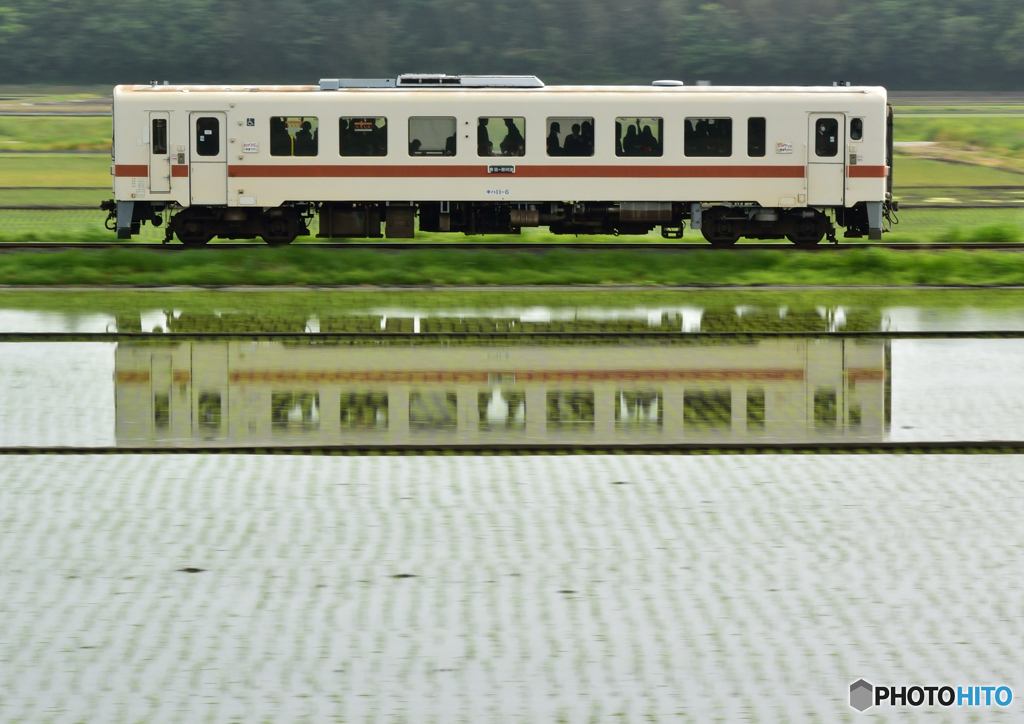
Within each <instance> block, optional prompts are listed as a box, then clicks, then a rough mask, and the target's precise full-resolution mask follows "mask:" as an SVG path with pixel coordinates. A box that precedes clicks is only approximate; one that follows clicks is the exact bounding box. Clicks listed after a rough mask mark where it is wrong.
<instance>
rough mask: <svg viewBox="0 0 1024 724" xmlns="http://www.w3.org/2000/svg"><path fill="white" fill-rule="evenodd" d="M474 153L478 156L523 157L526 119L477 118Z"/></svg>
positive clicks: (503, 117) (514, 117)
mask: <svg viewBox="0 0 1024 724" xmlns="http://www.w3.org/2000/svg"><path fill="white" fill-rule="evenodd" d="M476 123H477V125H476V153H477V155H478V156H525V155H526V119H525V118H522V117H517V116H493V117H486V118H478V119H477V122H476Z"/></svg>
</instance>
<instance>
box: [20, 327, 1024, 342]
mask: <svg viewBox="0 0 1024 724" xmlns="http://www.w3.org/2000/svg"><path fill="white" fill-rule="evenodd" d="M823 338H828V339H895V340H901V339H1024V330H1012V329H1011V330H981V331H973V332H968V331H962V330H953V331H914V332H899V331H884V330H877V331H868V332H846V331H836V332H821V331H810V332H806V331H793V332H758V331H743V332H682V331H674V330H673V331H656V330H645V331H632V330H623V331H617V330H608V331H603V330H602V331H584V330H579V331H565V332H558V331H523V332H384V331H381V332H0V342H139V341H150V342H155V341H159V342H162V343H164V342H171V341H176V342H187V341H207V340H216V341H221V340H223V341H243V342H270V341H285V340H295V341H299V340H302V341H308V342H321V343H322V342H331V341H336V340H337V341H344V340H353V341H356V340H367V341H379V342H384V341H392V340H394V341H404V342H414V341H433V342H445V341H448V340H479V341H481V342H482V341H492V340H494V341H501V342H510V341H515V340H523V339H564V340H585V339H598V340H623V339H635V340H668V341H700V340H740V341H743V340H754V339H823Z"/></svg>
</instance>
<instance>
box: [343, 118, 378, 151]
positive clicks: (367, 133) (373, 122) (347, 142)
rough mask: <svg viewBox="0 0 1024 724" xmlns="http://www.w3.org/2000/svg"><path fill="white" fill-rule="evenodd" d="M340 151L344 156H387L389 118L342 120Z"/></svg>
mask: <svg viewBox="0 0 1024 724" xmlns="http://www.w3.org/2000/svg"><path fill="white" fill-rule="evenodd" d="M340 123H341V128H340V130H339V133H340V136H339V142H338V149H339V153H340V154H341V155H342V156H387V155H388V119H387V118H381V117H377V118H342V119H341V122H340Z"/></svg>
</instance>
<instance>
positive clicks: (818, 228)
mask: <svg viewBox="0 0 1024 724" xmlns="http://www.w3.org/2000/svg"><path fill="white" fill-rule="evenodd" d="M786 238H787V239H789V240H790V241H792V242H793V243H794V244H796V245H797V246H817V245H818V244H819V243H820V242H821V240H822V239H824V238H825V217H824V216H818V217H815V218H813V219H801V220H800V223H799V225H798V226H797V232H796V233H795V234H786Z"/></svg>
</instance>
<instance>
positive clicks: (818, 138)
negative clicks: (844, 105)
mask: <svg viewBox="0 0 1024 724" xmlns="http://www.w3.org/2000/svg"><path fill="white" fill-rule="evenodd" d="M814 155H816V156H817V157H818V158H834V157H835V156H838V155H839V121H837V120H836V119H835V118H819V119H818V120H817V122H816V123H815V124H814Z"/></svg>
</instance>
